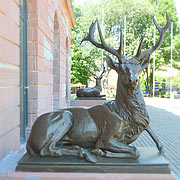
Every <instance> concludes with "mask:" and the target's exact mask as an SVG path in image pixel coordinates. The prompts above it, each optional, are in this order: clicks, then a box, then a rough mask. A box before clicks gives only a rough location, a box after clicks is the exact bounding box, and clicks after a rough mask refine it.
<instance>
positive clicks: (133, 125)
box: [27, 14, 170, 162]
mask: <svg viewBox="0 0 180 180" xmlns="http://www.w3.org/2000/svg"><path fill="white" fill-rule="evenodd" d="M96 22H97V25H98V31H99V35H100V40H101V43H98V42H96V41H95V40H94V35H93V32H94V29H95V24H96ZM96 22H95V23H92V25H91V27H90V30H89V34H88V36H86V37H85V38H84V40H87V41H90V42H91V43H92V44H93V45H95V46H96V47H98V48H102V49H105V50H106V51H108V52H110V53H111V54H113V55H115V56H116V57H117V58H118V62H116V61H113V60H112V59H111V58H110V57H109V56H106V59H107V63H108V66H109V67H110V68H111V69H114V70H115V71H116V72H117V73H118V81H117V91H116V98H115V100H113V101H109V102H106V103H104V104H102V105H98V106H94V107H91V108H85V107H71V108H66V109H63V110H59V111H57V112H50V113H46V114H44V115H42V116H40V117H39V118H38V119H37V120H36V121H35V123H34V125H33V127H32V130H31V134H30V137H29V139H28V142H27V151H28V153H29V154H30V155H32V154H40V155H41V156H62V155H76V156H79V157H84V158H85V159H86V160H87V161H89V162H96V158H95V156H94V155H98V156H103V157H118V158H127V157H128V158H138V157H139V152H138V151H137V149H136V148H135V147H132V146H130V145H129V144H130V143H131V142H133V141H135V140H136V139H137V138H138V137H139V136H140V134H141V133H142V132H143V130H146V131H147V132H148V133H149V134H150V136H151V137H152V139H153V140H154V142H155V143H156V145H157V148H158V149H159V151H160V152H161V150H162V145H161V144H160V142H159V141H158V139H157V138H156V136H155V134H154V133H153V131H151V129H150V127H149V116H148V113H147V111H146V106H145V103H144V100H143V96H142V93H141V88H140V83H139V80H138V76H139V75H140V73H141V72H142V70H143V69H144V68H145V67H147V65H148V64H149V56H150V54H151V53H152V52H153V51H155V50H156V49H157V48H159V47H160V46H161V44H162V42H163V38H164V34H165V31H166V30H167V29H168V27H169V26H170V20H169V17H168V14H167V24H166V26H165V27H163V28H160V27H159V26H158V25H157V23H156V21H155V19H154V24H155V25H156V28H157V29H158V30H159V32H160V39H159V41H158V42H157V44H156V45H155V46H153V47H152V48H150V49H148V50H145V51H142V52H141V48H142V43H143V39H144V37H143V38H142V40H141V42H140V45H139V48H138V52H137V54H136V55H135V56H133V57H132V58H131V59H126V58H125V57H124V56H123V55H122V54H121V51H122V30H121V33H120V47H119V49H118V50H115V49H113V48H112V47H109V46H108V45H107V44H106V43H105V41H104V39H103V37H102V33H101V29H100V26H99V23H98V21H96ZM140 59H142V60H141V61H140ZM67 144H70V145H71V146H70V147H69V146H67ZM85 148H92V149H93V150H92V151H91V152H89V151H87V150H86V149H85Z"/></svg>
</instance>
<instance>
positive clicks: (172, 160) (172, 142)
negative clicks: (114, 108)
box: [133, 98, 180, 180]
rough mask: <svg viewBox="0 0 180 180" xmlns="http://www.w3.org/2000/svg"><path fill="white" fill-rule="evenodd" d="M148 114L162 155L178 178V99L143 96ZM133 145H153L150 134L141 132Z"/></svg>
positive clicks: (179, 144) (179, 138)
mask: <svg viewBox="0 0 180 180" xmlns="http://www.w3.org/2000/svg"><path fill="white" fill-rule="evenodd" d="M145 101H146V105H147V110H148V112H149V116H150V120H151V122H150V126H151V128H152V129H153V130H154V132H155V133H156V135H157V137H158V138H159V140H160V141H161V142H162V144H163V145H164V154H163V156H164V157H165V159H166V160H167V161H168V162H169V167H170V169H171V170H172V171H173V173H174V174H175V175H176V177H177V178H178V180H180V99H174V100H171V99H162V98H145ZM133 144H134V145H135V146H141V147H152V146H155V144H154V142H153V141H152V139H151V138H150V136H149V135H148V134H147V133H146V132H143V133H142V135H141V136H140V137H139V138H138V139H137V140H136V141H135V142H134V143H133Z"/></svg>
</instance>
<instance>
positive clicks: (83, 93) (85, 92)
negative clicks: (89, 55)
mask: <svg viewBox="0 0 180 180" xmlns="http://www.w3.org/2000/svg"><path fill="white" fill-rule="evenodd" d="M89 72H90V73H91V74H92V75H93V76H94V78H95V79H96V86H94V87H92V88H83V89H78V90H77V97H103V96H104V95H100V93H101V91H102V87H101V79H102V77H103V74H104V73H105V68H104V69H103V72H102V73H101V75H100V76H97V75H95V74H94V73H92V72H91V71H90V69H89Z"/></svg>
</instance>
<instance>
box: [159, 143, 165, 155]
mask: <svg viewBox="0 0 180 180" xmlns="http://www.w3.org/2000/svg"><path fill="white" fill-rule="evenodd" d="M158 150H159V152H160V153H161V154H163V153H164V146H163V145H160V146H159V147H158Z"/></svg>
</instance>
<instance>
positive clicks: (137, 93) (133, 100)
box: [115, 80, 144, 109]
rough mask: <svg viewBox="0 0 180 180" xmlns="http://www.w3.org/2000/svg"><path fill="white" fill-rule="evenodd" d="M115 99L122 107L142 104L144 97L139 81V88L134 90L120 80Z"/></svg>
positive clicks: (130, 107) (133, 106)
mask: <svg viewBox="0 0 180 180" xmlns="http://www.w3.org/2000/svg"><path fill="white" fill-rule="evenodd" d="M115 101H116V104H117V106H119V107H120V108H122V107H124V108H126V109H134V108H138V107H139V106H141V104H142V102H143V103H144V99H143V96H142V92H141V87H140V84H139V82H138V85H137V88H136V89H134V90H133V89H127V88H125V87H124V86H123V83H122V82H121V80H118V84H117V90H116V99H115Z"/></svg>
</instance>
